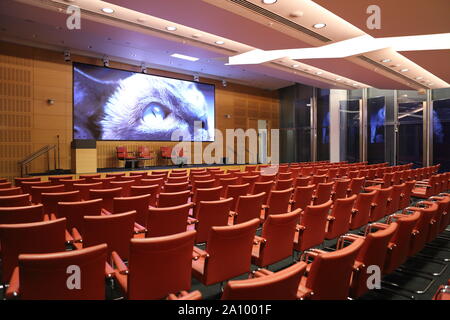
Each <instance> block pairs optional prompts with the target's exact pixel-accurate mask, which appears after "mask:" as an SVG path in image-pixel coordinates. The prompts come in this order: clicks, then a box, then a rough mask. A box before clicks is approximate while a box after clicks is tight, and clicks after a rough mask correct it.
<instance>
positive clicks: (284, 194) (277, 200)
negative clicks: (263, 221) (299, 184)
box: [263, 188, 293, 218]
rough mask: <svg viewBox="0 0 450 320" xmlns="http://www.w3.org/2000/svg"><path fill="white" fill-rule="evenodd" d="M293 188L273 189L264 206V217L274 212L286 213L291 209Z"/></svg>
mask: <svg viewBox="0 0 450 320" xmlns="http://www.w3.org/2000/svg"><path fill="white" fill-rule="evenodd" d="M292 190H293V189H292V188H289V189H286V190H272V191H271V192H270V194H269V198H268V200H267V206H263V208H264V218H267V217H268V216H269V215H272V214H281V213H286V212H288V211H289V210H288V209H289V200H290V199H291V196H292Z"/></svg>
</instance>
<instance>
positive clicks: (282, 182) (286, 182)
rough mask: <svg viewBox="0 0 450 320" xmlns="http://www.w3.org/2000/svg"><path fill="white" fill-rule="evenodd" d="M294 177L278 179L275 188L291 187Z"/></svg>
mask: <svg viewBox="0 0 450 320" xmlns="http://www.w3.org/2000/svg"><path fill="white" fill-rule="evenodd" d="M293 182H294V179H292V178H291V179H286V180H280V179H278V180H277V182H276V184H275V190H286V189H289V188H292V186H293Z"/></svg>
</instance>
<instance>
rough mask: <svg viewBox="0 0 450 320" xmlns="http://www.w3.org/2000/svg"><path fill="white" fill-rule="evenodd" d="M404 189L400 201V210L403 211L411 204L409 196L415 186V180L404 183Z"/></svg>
mask: <svg viewBox="0 0 450 320" xmlns="http://www.w3.org/2000/svg"><path fill="white" fill-rule="evenodd" d="M405 185H406V186H405V189H404V190H403V196H402V198H401V200H400V209H405V208H406V207H407V206H409V205H410V203H411V195H412V190H413V188H414V186H415V185H416V180H410V181H406V182H405Z"/></svg>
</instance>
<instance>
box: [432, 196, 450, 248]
mask: <svg viewBox="0 0 450 320" xmlns="http://www.w3.org/2000/svg"><path fill="white" fill-rule="evenodd" d="M429 201H433V202H435V203H436V204H437V205H438V210H437V211H436V214H435V216H434V217H433V219H432V220H431V226H430V230H429V232H428V237H427V242H431V241H433V240H434V239H436V237H437V236H438V234H439V233H440V232H441V226H442V224H443V219H445V218H446V215H447V214H448V208H449V205H450V196H443V197H438V196H436V197H431V198H430V199H429ZM445 227H446V226H445ZM445 227H444V229H445ZM442 231H444V230H442Z"/></svg>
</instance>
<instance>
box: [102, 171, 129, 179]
mask: <svg viewBox="0 0 450 320" xmlns="http://www.w3.org/2000/svg"><path fill="white" fill-rule="evenodd" d="M124 176H125V172H120V173H107V174H106V175H105V177H106V178H111V177H112V178H119V177H124Z"/></svg>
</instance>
